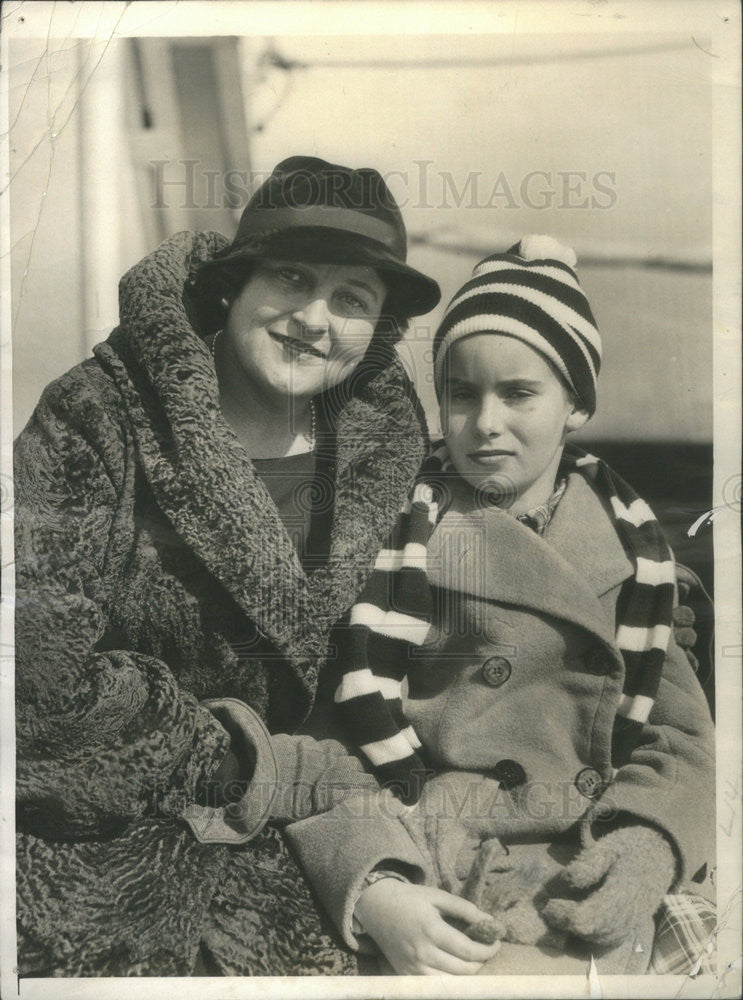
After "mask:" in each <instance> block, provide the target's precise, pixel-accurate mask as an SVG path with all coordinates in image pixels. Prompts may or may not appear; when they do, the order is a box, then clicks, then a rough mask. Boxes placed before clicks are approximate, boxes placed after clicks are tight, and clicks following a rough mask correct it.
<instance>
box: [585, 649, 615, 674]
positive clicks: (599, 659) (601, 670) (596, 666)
mask: <svg viewBox="0 0 743 1000" xmlns="http://www.w3.org/2000/svg"><path fill="white" fill-rule="evenodd" d="M583 662H584V663H585V665H586V670H590V672H591V673H592V674H608V673H609V671H610V670H611V665H612V660H611V657H610V656H609V654H608V653H607V651H606V650H605V649H604V647H603V646H594V648H593V649H589V650H588V652H587V653H586V655H585V656H584V657H583Z"/></svg>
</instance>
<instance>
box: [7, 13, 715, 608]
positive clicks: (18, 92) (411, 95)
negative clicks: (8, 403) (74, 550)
mask: <svg viewBox="0 0 743 1000" xmlns="http://www.w3.org/2000/svg"><path fill="white" fill-rule="evenodd" d="M393 8H394V5H391V9H393ZM27 9H28V8H27ZM668 21H669V25H672V24H673V19H672V18H669V19H668ZM393 27H394V26H393V25H392V24H391V26H390V28H391V32H390V34H389V35H371V36H362V35H354V34H349V35H347V36H343V35H307V36H303V37H299V36H293V35H291V34H281V35H279V36H276V37H263V36H256V35H250V36H246V35H241V36H240V37H232V36H220V37H178V38H168V37H164V38H163V37H159V38H156V37H137V38H126V39H119V40H111V39H110V38H101V37H92V38H72V37H67V38H65V39H59V40H56V39H55V38H54V37H53V34H52V36H51V37H50V39H44V40H39V39H35V40H24V39H20V38H14V39H11V42H10V47H9V56H10V65H9V87H10V119H9V120H10V124H11V132H10V140H11V141H10V154H11V163H10V167H11V178H12V180H11V184H10V195H11V217H12V234H11V237H12V316H13V330H12V333H13V358H14V419H15V427H14V432H15V433H16V434H17V433H18V432H19V431H20V430H21V429H22V427H23V425H24V424H25V422H26V421H27V419H28V417H29V415H30V414H31V411H32V409H33V407H34V405H35V403H36V401H37V399H38V396H39V394H40V392H41V390H42V389H43V387H44V385H46V383H47V382H49V381H50V380H51V379H53V378H55V377H56V376H58V375H59V374H61V373H62V372H63V371H65V370H66V369H67V368H69V367H70V366H72V365H73V364H75V363H76V362H78V361H80V360H81V359H82V358H84V357H86V356H88V355H89V354H90V349H91V347H92V345H93V344H95V343H97V342H98V341H100V340H102V339H104V338H105V337H106V336H107V335H108V333H109V332H110V330H111V329H112V327H113V326H115V324H116V322H117V283H118V280H119V278H120V276H121V275H122V274H123V273H124V271H125V270H126V269H127V268H128V267H130V266H131V265H132V264H134V263H135V262H136V261H137V260H138V259H139V258H140V257H141V256H143V255H144V254H146V253H147V252H148V251H149V250H151V249H153V248H154V247H155V246H156V245H157V244H158V243H159V242H160V241H161V240H162V239H163V238H165V237H166V236H167V235H168V234H170V233H172V232H175V231H177V230H180V229H214V230H218V231H221V232H223V233H224V234H225V235H227V236H232V234H233V233H234V230H235V227H236V223H237V220H238V218H239V215H240V211H241V208H242V207H243V206H244V204H245V202H246V201H247V198H248V197H249V194H250V193H251V191H252V190H253V189H254V188H255V187H257V186H258V185H259V184H260V183H261V181H262V180H263V179H264V178H265V176H266V175H267V174H268V173H269V172H270V171H271V169H272V167H273V166H274V165H275V164H276V163H277V162H278V161H279V160H281V159H282V158H283V157H285V156H287V155H290V154H294V153H306V154H314V155H319V156H322V157H324V158H326V159H329V160H331V161H336V162H342V163H345V164H348V165H351V166H374V167H376V168H377V169H378V170H380V171H381V173H382V174H383V175H384V176H385V177H386V179H387V181H388V184H389V186H390V187H391V189H392V191H393V193H394V194H395V196H396V197H397V198H398V200H399V203H400V204H401V207H402V208H403V213H404V216H405V219H406V223H407V226H408V231H409V238H410V254H409V259H410V261H411V263H412V264H414V265H415V266H416V267H419V268H421V269H423V270H424V271H427V272H428V273H430V274H432V275H434V276H435V277H436V278H437V279H438V281H439V282H440V284H441V286H442V289H443V303H442V306H441V307H440V309H439V310H437V311H436V312H434V313H432V314H430V315H429V316H427V317H424V318H422V319H419V320H416V321H414V325H413V326H412V327H411V330H410V331H409V333H408V335H407V337H406V339H405V341H404V342H403V344H402V345H401V348H400V350H401V354H402V356H403V357H404V359H405V361H406V364H407V365H408V367H409V370H410V372H411V374H412V376H413V377H414V379H415V382H416V384H417V386H418V390H419V393H420V395H421V398H422V400H423V403H424V406H425V409H426V413H427V416H428V418H429V422H430V424H431V429H432V433H435V432H436V429H437V414H436V408H435V400H434V394H433V389H432V384H431V380H430V374H429V367H430V353H429V351H430V340H431V338H432V336H433V332H434V331H435V327H436V323H437V320H438V318H439V317H440V313H441V309H443V306H444V305H445V304H446V302H447V301H448V299H449V297H450V296H451V295H452V294H453V292H454V291H455V290H456V288H457V287H458V286H459V285H460V284H461V282H462V281H464V280H465V279H466V278H467V277H468V276H469V274H470V272H471V269H472V267H473V265H474V264H475V263H476V262H477V261H478V260H479V259H480V258H481V257H483V256H485V255H486V254H488V253H491V252H493V251H494V250H498V249H500V250H503V249H506V248H507V247H508V246H510V245H511V244H512V243H514V242H516V241H517V240H518V239H519V238H520V237H521V236H523V235H525V234H527V233H550V234H552V235H554V236H556V237H558V238H559V239H561V240H562V241H563V242H566V243H568V244H571V245H572V246H573V247H574V248H575V250H576V252H577V254H578V260H579V266H578V273H579V276H580V279H581V282H582V284H583V286H584V288H585V290H586V292H587V294H588V297H589V300H590V302H591V303H592V306H593V310H594V313H595V315H596V318H597V320H598V324H599V328H600V330H601V332H602V336H603V342H604V362H603V369H602V374H601V379H600V382H599V408H598V413H597V415H596V417H595V418H594V419H593V420H592V421H591V422H590V423H589V424H588V426H587V427H586V428H585V429H584V430H583V431H582V432H581V434H580V438H581V442H580V443H582V444H583V446H584V447H589V448H595V450H596V451H597V452H598V453H599V454H601V455H602V456H603V457H605V458H607V460H609V461H610V462H612V463H613V464H614V465H615V467H616V468H617V470H618V471H619V472H620V474H622V475H624V476H625V478H627V479H628V480H629V481H630V482H631V483H632V484H633V485H634V486H635V488H636V489H637V490H638V492H640V493H641V494H642V495H644V496H645V497H646V498H647V499H648V500H649V501H650V502H651V504H652V505H654V506H655V508H656V510H657V512H658V514H659V515H660V517H661V519H662V521H663V523H664V525H665V527H666V529H667V531H668V533H669V535H670V537H671V541H672V543H673V544H674V546H675V547H676V549H677V552H678V555H679V558H680V559H681V560H682V561H685V562H687V563H688V564H690V565H692V566H693V567H694V568H695V569H696V570H697V572H699V573H700V575H701V576H702V578H703V580H704V582H705V584H706V585H707V587H708V588H709V589H711V586H712V574H711V531H709V530H708V529H707V528H702V529H700V530H699V531H698V532H697V534H696V536H695V537H694V538H693V539H689V538H688V537H687V529H688V528H689V527H690V526H691V525H692V524H693V522H694V521H695V520H696V519H697V518H699V517H700V515H702V514H703V513H704V512H705V511H706V510H708V509H709V508H710V507H711V506H712V503H711V472H712V450H711V441H712V313H711V310H712V302H711V299H712V265H711V258H712V231H711V212H712V200H713V191H712V180H711V178H712V169H711V155H712V136H711V121H712V109H711V100H712V95H711V91H712V88H711V86H710V81H709V76H708V73H709V69H708V66H709V63H710V58H709V55H708V54H707V53H706V52H705V51H704V46H705V39H704V38H700V37H692V36H691V35H690V34H689V32H688V31H687V32H683V33H682V32H681V31H679V32H678V33H677V32H675V31H669V32H666V33H657V32H656V33H652V34H647V33H644V34H640V33H637V34H634V33H631V32H626V31H625V32H622V33H617V32H615V31H611V30H608V26H607V30H606V32H605V33H602V32H601V31H592V32H590V33H588V34H586V33H580V34H579V33H575V34H570V33H564V32H563V33H561V34H559V35H558V34H553V35H545V34H534V33H530V34H523V35H522V34H511V33H508V34H506V33H504V34H492V35H490V34H488V35H482V34H461V35H460V34H453V35H426V34H420V35H413V36H411V35H407V36H396V35H394V34H393V33H392V29H393Z"/></svg>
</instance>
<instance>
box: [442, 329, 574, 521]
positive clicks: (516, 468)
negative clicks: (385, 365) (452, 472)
mask: <svg viewBox="0 0 743 1000" xmlns="http://www.w3.org/2000/svg"><path fill="white" fill-rule="evenodd" d="M587 419H588V414H587V413H586V412H584V411H582V410H578V409H576V406H575V404H574V403H573V401H572V400H571V398H570V396H569V394H568V392H567V390H566V388H565V387H564V386H563V383H562V382H561V381H560V379H559V377H558V376H557V375H556V374H555V372H554V370H553V369H552V367H551V366H550V364H549V363H548V362H547V360H546V359H545V358H544V357H543V356H542V355H541V354H539V353H538V352H537V351H535V350H534V349H533V348H531V347H529V346H528V345H527V344H525V343H524V342H523V341H521V340H517V339H516V338H514V337H509V336H506V335H505V334H495V333H482V334H475V335H473V336H470V337H465V338H463V339H462V340H458V341H457V342H456V343H455V344H453V345H452V347H451V348H450V349H449V351H448V353H447V357H446V359H445V381H444V385H443V391H442V396H441V425H442V429H443V432H444V438H445V440H446V444H447V447H448V450H449V455H450V457H451V460H452V462H453V463H454V466H455V468H456V470H457V472H458V473H459V474H460V475H461V476H462V478H463V479H466V480H467V482H468V483H470V484H471V485H472V486H476V487H480V488H481V489H486V490H488V492H492V493H493V494H494V495H495V496H496V497H498V498H501V497H502V503H501V502H500V499H499V500H498V501H497V502H498V503H499V506H503V507H512V508H513V510H514V512H515V513H522V512H524V511H527V510H529V509H530V508H532V507H534V506H536V505H537V504H540V503H544V502H545V501H546V500H548V499H549V497H550V495H551V493H552V490H553V487H554V482H555V476H556V475H557V467H558V465H559V462H560V456H561V455H562V448H563V444H564V442H565V435H566V433H567V432H568V431H569V430H576V429H577V428H578V427H581V426H582V425H583V424H584V423H585V422H586V420H587Z"/></svg>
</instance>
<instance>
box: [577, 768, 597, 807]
mask: <svg viewBox="0 0 743 1000" xmlns="http://www.w3.org/2000/svg"><path fill="white" fill-rule="evenodd" d="M575 787H576V788H577V789H578V791H579V792H580V793H581V795H584V796H585V797H586V798H587V799H595V798H596V796H597V795H600V794H601V792H602V791H603V788H604V782H603V781H602V780H601V775H600V774H599V772H598V771H597V770H596V769H595V768H593V767H584V768H583V770H582V771H578V774H577V775H576V776H575Z"/></svg>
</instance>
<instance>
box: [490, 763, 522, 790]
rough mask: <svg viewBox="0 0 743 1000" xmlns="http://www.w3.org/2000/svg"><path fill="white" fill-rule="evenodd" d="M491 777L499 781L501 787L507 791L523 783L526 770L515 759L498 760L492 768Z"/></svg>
mask: <svg viewBox="0 0 743 1000" xmlns="http://www.w3.org/2000/svg"><path fill="white" fill-rule="evenodd" d="M493 777H494V778H496V780H497V781H499V782H500V784H501V788H505V789H506V790H507V791H508V790H509V789H511V788H516V787H517V786H518V785H523V784H524V782H525V781H526V771H525V770H524V769H523V767H522V766H521V764H519V763H518V762H517V761H515V760H499V761H498V763H497V764H496V765H495V767H494V768H493Z"/></svg>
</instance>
